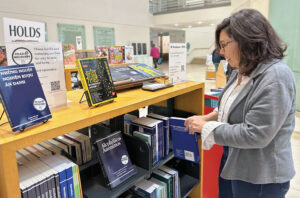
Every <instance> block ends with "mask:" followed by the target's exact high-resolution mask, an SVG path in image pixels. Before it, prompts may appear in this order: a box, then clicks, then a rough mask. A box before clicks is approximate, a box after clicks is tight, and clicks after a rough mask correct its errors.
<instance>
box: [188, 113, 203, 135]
mask: <svg viewBox="0 0 300 198" xmlns="http://www.w3.org/2000/svg"><path fill="white" fill-rule="evenodd" d="M206 122H207V121H205V120H204V118H203V116H192V117H189V118H187V119H186V121H185V123H184V126H185V130H186V131H187V130H189V134H194V133H195V132H199V133H201V131H202V128H203V126H204V125H205V124H206Z"/></svg>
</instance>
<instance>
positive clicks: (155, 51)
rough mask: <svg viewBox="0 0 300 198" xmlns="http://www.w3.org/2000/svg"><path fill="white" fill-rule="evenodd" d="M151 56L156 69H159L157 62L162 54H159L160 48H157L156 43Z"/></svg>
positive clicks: (153, 45)
mask: <svg viewBox="0 0 300 198" xmlns="http://www.w3.org/2000/svg"><path fill="white" fill-rule="evenodd" d="M150 56H152V58H153V63H154V67H155V68H157V62H158V59H159V57H160V54H159V49H158V47H155V44H154V43H153V44H152V48H151V52H150Z"/></svg>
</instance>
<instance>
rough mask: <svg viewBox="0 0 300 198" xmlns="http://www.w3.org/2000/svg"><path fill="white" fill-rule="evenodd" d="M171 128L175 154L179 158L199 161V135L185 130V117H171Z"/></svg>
mask: <svg viewBox="0 0 300 198" xmlns="http://www.w3.org/2000/svg"><path fill="white" fill-rule="evenodd" d="M169 121H170V130H171V135H172V140H173V150H174V156H175V157H176V158H179V159H183V160H188V161H192V162H195V163H199V162H200V159H199V147H198V135H197V134H196V133H195V134H193V135H192V134H189V132H188V131H186V130H185V126H184V122H185V119H184V118H177V117H170V119H169Z"/></svg>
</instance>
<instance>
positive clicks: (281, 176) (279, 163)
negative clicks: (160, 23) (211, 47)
mask: <svg viewBox="0 0 300 198" xmlns="http://www.w3.org/2000/svg"><path fill="white" fill-rule="evenodd" d="M215 36H216V47H217V48H218V49H219V50H220V53H221V55H224V57H225V58H226V59H227V60H228V63H229V64H230V65H231V66H232V67H234V68H236V69H235V70H234V71H232V74H231V75H232V76H231V78H230V79H229V82H228V83H227V85H226V87H225V88H224V89H223V92H222V93H221V95H220V97H219V104H218V108H216V109H215V110H214V111H213V112H211V113H210V114H208V115H205V116H193V117H189V118H188V119H187V120H186V122H185V126H186V130H187V129H189V133H191V134H193V133H195V132H201V136H202V147H203V149H210V148H211V147H212V146H213V145H214V144H218V145H223V150H224V152H223V155H222V159H221V163H220V171H219V174H220V175H219V197H220V198H259V197H260V198H284V197H285V194H286V193H287V191H288V190H289V186H290V180H291V179H292V178H293V177H294V175H295V169H294V164H293V157H292V150H291V135H292V132H293V131H294V127H295V111H296V86H295V78H294V76H293V73H292V72H291V70H290V69H289V67H288V66H287V65H286V63H285V62H284V61H283V60H282V59H283V57H284V52H285V50H286V48H287V47H286V45H285V44H284V43H283V42H282V41H281V39H280V38H279V37H278V35H277V33H276V32H275V31H274V29H273V28H272V26H271V24H270V23H269V22H268V20H267V19H266V18H265V17H264V16H263V15H262V14H261V13H260V12H258V11H256V10H253V9H243V10H241V11H239V12H237V13H235V14H233V15H232V16H230V17H229V18H226V19H224V20H223V22H222V23H221V24H219V25H218V26H217V29H216V34H215Z"/></svg>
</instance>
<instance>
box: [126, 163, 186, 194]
mask: <svg viewBox="0 0 300 198" xmlns="http://www.w3.org/2000/svg"><path fill="white" fill-rule="evenodd" d="M129 193H130V194H133V195H135V196H137V197H145V198H180V197H181V192H180V178H179V173H178V171H177V170H175V169H172V168H169V167H167V166H165V165H163V166H161V167H160V168H159V169H158V170H155V171H154V172H153V174H152V177H151V178H150V179H149V180H142V181H141V182H139V183H138V184H136V185H135V186H134V187H132V188H131V189H130V192H129Z"/></svg>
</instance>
